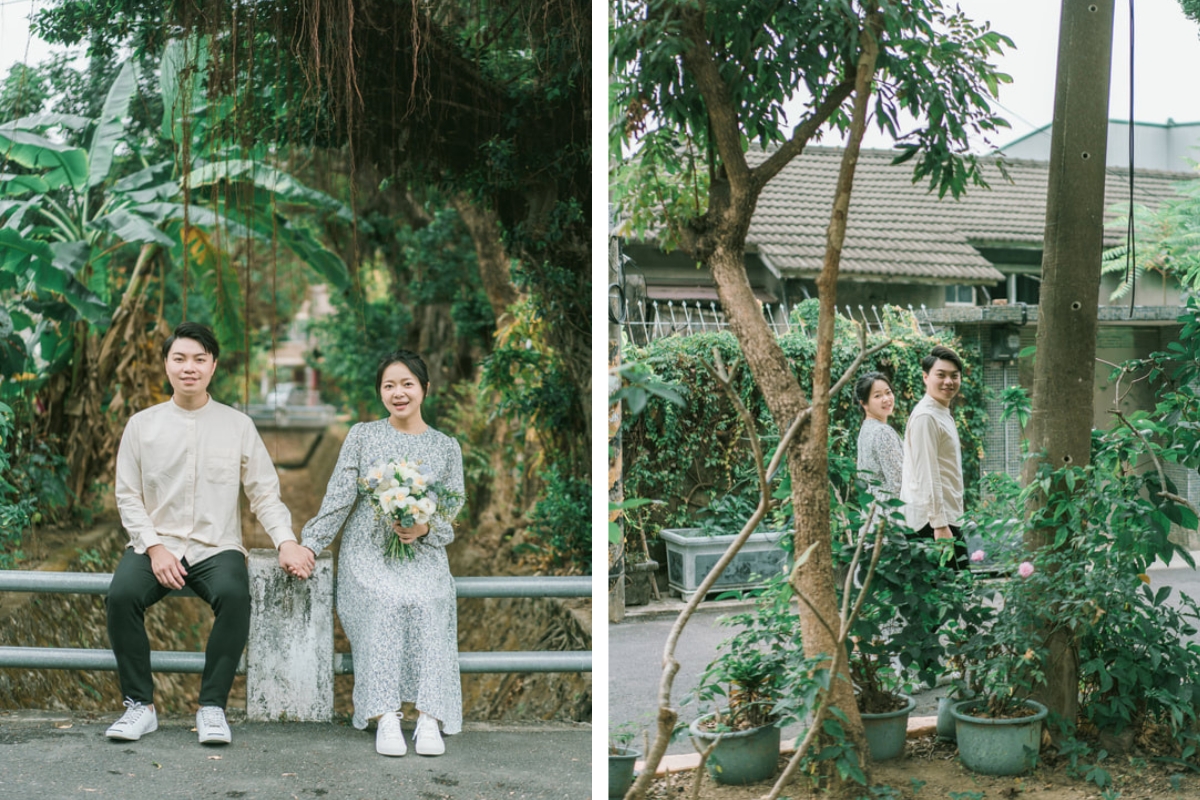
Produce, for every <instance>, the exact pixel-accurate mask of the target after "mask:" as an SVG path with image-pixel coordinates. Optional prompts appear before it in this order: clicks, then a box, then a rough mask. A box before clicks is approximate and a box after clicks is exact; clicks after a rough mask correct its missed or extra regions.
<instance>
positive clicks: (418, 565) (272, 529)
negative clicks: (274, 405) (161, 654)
mask: <svg viewBox="0 0 1200 800" xmlns="http://www.w3.org/2000/svg"><path fill="white" fill-rule="evenodd" d="M219 355H220V346H219V344H218V342H217V339H216V336H215V335H214V334H213V332H212V331H211V330H210V329H209V328H208V327H206V326H204V325H201V324H198V323H193V322H184V323H182V324H181V325H179V326H178V327H177V328H176V329H175V331H174V333H173V334H172V335H171V336H170V337H169V338H168V339H167V340H166V341H165V342H164V343H163V347H162V356H163V361H164V367H165V370H166V374H167V379H168V381H169V382H170V384H171V387H172V389H173V392H172V396H171V399H170V400H168V401H166V402H165V403H161V404H159V405H156V406H153V407H151V408H147V409H145V410H143V411H140V412H138V413H136V414H134V415H133V416H132V417H131V418H130V419H129V422H128V423H127V424H126V427H125V432H124V434H123V436H122V438H121V445H120V449H119V451H118V454H117V466H116V496H117V507H118V510H119V512H120V515H121V522H122V525H123V526H124V527H125V529H126V531H127V532H128V534H129V537H130V542H129V546H128V548H127V549H126V551H125V554H124V556H123V557H122V559H121V561H120V563H119V564H118V566H117V569H116V572H115V573H114V575H113V580H112V585H111V588H110V589H109V593H108V596H107V599H106V604H107V611H108V634H109V639H110V642H111V645H112V649H113V653H114V654H115V655H116V658H117V674H118V680H119V682H120V686H121V693H122V694H123V695H124V696H125V707H126V711H125V713H124V714H123V715H122V716H121V718H120V719H119V720H117V722H115V723H114V724H113V725H112V726H111V727H110V728H109V729H108V731H107V732H106V735H107V736H108V737H109V738H110V739H115V740H121V741H136V740H137V739H139V738H141V737H142V736H143V735H145V734H147V733H150V732H152V731H154V730H156V729H157V727H158V716H157V713H156V711H155V708H154V683H153V679H152V676H151V671H150V642H149V639H148V637H147V635H146V626H145V611H146V609H147V608H149V607H150V606H151V605H153V604H154V603H157V602H158V601H159V600H161V599H162V598H163V597H165V596H166V595H167V594H168V593H169V592H170V591H171V590H172V589H181V588H183V587H184V586H190V587H191V588H192V589H193V591H195V593H196V594H197V595H198V596H199V597H201V598H202V599H203V600H204V601H205V602H207V603H208V604H209V605H210V606H211V607H212V609H213V612H214V614H215V619H214V623H213V628H212V633H211V634H210V636H209V639H208V643H207V646H206V650H205V663H204V672H203V675H202V677H201V682H200V697H199V702H200V709H199V711H198V712H197V714H196V730H197V732H198V733H199V738H200V741H201V742H202V743H207V744H222V743H228V742H229V741H230V740H231V738H232V736H231V732H230V729H229V724H228V722H227V721H226V719H225V706H226V703H227V701H228V697H229V691H230V687H231V686H232V684H233V678H234V673H235V671H236V669H237V664H238V661H239V659H240V658H241V654H242V651H243V649H245V646H246V640H247V637H248V635H249V629H250V590H249V578H248V574H247V570H246V549H245V547H244V546H243V544H242V532H241V521H240V516H239V513H238V495H239V489H240V487H243V486H244V487H245V492H246V497H247V498H248V499H249V501H250V508H251V510H252V511H253V512H254V515H255V517H256V518H257V519H258V521H259V522H260V523H261V524H262V526H263V528H264V529H265V530H266V532H267V534H268V535H269V536H270V537H271V541H272V542H274V544H275V547H276V548H277V549H278V551H279V564H280V567H281V568H283V569H284V570H286V571H287V572H288V573H289V574H291V575H293V576H294V577H296V578H298V579H307V578H308V577H309V576H310V575H311V574H312V571H313V568H314V567H315V564H316V554H317V553H320V552H321V551H322V550H323V549H325V547H327V546H328V545H329V544H330V543H331V542H332V541H333V539H334V537H336V536H337V534H338V533H339V531H342V530H343V529H344V531H345V534H344V536H343V538H342V544H341V549H340V552H339V555H338V559H339V563H338V582H337V609H338V617H339V618H340V619H341V622H342V627H343V628H344V629H345V631H346V635H347V636H348V637H349V639H350V645H351V648H352V650H353V653H354V667H355V680H354V697H353V699H354V717H353V723H354V726H355V727H356V728H358V729H360V730H362V729H365V728H366V727H367V726H368V724H369V723H370V722H371V721H375V722H376V725H377V727H376V739H375V743H376V751H377V752H378V753H380V754H381V755H386V756H402V755H404V754H405V753H406V752H407V749H408V748H407V744H406V742H405V738H404V733H403V730H402V729H401V724H400V720H401V713H400V708H401V705H402V703H405V702H408V703H412V704H414V705H415V707H416V708H417V710H418V713H419V716H418V719H417V723H416V729H415V732H414V749H415V750H416V752H417V753H418V754H420V755H429V756H433V755H441V754H442V753H443V752H445V745H444V743H443V741H442V737H441V733H442V732H444V733H447V734H455V733H458V732H459V731H460V730H461V728H462V688H461V683H460V680H459V668H458V636H457V628H458V623H457V617H456V613H455V588H454V580H453V578H452V577H451V575H450V568H449V563H448V561H447V558H446V546H447V545H448V544H450V542H451V541H453V539H454V529H453V527H452V526H451V524H450V520H452V519H453V518H454V516H455V514H457V512H458V510H459V509H460V508H461V506H462V503H463V499H462V491H463V475H462V452H461V450H460V448H459V445H458V442H457V441H455V440H454V439H453V438H452V437H450V436H447V435H445V434H443V433H441V432H439V431H436V430H434V429H433V428H431V427H429V425H428V424H427V423H426V422H425V421H424V419H423V418H422V415H421V405H422V402H423V401H424V399H425V397H426V395H427V393H428V391H429V373H428V369H427V367H426V365H425V362H424V361H423V360H422V359H421V357H420V356H418V355H417V354H416V353H413V352H410V351H407V350H398V351H396V352H394V353H391V354H389V355H388V356H386V357H385V358H384V359H383V360H382V361H381V362H380V364H379V368H378V370H377V373H376V379H375V389H376V394H377V395H378V397H379V399H380V401H381V402H382V403H383V405H384V407H385V408H386V410H387V417H385V418H383V419H379V420H376V421H374V422H366V423H359V424H357V425H354V426H353V427H352V428H351V429H350V431H349V433H348V434H347V436H346V440H345V442H344V443H343V445H342V450H341V454H340V456H339V457H338V461H337V465H336V466H335V468H334V471H333V475H332V476H331V477H330V480H329V486H328V489H327V491H326V493H325V498H324V501H323V502H322V503H321V508H320V510H319V511H318V512H317V515H316V516H315V517H313V518H312V519H311V520H309V521H308V523H307V524H305V526H304V529H303V531H302V532H301V537H302V540H301V541H300V542H297V540H296V537H295V535H294V534H293V532H292V516H291V512H290V511H289V510H288V508H287V506H285V505H284V504H283V502H282V500H281V499H280V492H279V478H278V476H277V475H276V473H275V467H274V465H273V464H272V463H271V458H270V455H269V454H268V453H267V449H266V447H265V446H264V445H263V442H262V439H261V438H260V437H259V435H258V431H257V430H256V429H255V427H254V423H253V422H252V421H251V420H250V418H249V417H248V416H246V415H245V414H243V413H241V412H240V411H237V410H235V409H233V408H230V407H229V406H227V405H224V404H222V403H219V402H217V401H216V400H214V399H213V398H212V397H211V396H210V395H209V394H208V385H209V383H210V381H211V380H212V377H213V374H214V372H215V370H216V366H217V358H218V356H219ZM389 461H390V462H397V461H403V462H408V463H410V464H419V465H420V466H421V471H422V473H423V475H424V476H425V477H426V478H428V480H429V483H430V484H431V485H436V486H440V487H445V489H446V495H445V497H444V498H443V500H442V501H441V502H440V503H439V504H438V509H437V513H436V514H435V515H433V516H432V517H431V518H430V519H429V521H428V522H420V523H413V524H411V525H409V526H407V527H404V526H402V525H401V523H400V522H389V521H388V520H387V519H384V518H382V517H381V515H380V514H379V512H378V510H377V509H375V508H374V507H373V505H372V503H368V502H359V487H360V478H362V477H363V476H365V475H366V474H367V473H368V472H369V471H370V470H371V469H372V468H373V467H376V466H377V465H379V464H380V463H384V462H389ZM393 538H398V539H399V540H400V542H402V543H403V544H404V545H406V547H405V548H404V550H405V552H406V557H404V558H396V557H394V556H389V555H388V551H389V550H391V549H393V548H391V547H390V545H391V541H390V540H391V539H393Z"/></svg>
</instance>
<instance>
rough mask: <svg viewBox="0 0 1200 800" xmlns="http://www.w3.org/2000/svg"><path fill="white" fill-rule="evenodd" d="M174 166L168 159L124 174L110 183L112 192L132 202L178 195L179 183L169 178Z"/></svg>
mask: <svg viewBox="0 0 1200 800" xmlns="http://www.w3.org/2000/svg"><path fill="white" fill-rule="evenodd" d="M174 166H175V165H174V164H173V163H172V162H170V161H162V162H159V163H158V164H152V165H150V166H149V167H146V168H145V169H142V170H138V171H137V172H135V173H133V174H132V175H126V176H125V177H124V178H121V179H120V180H118V181H117V182H116V183H114V184H113V185H112V193H113V194H114V195H120V196H121V197H123V198H125V199H127V200H130V201H131V202H133V203H151V202H155V201H160V200H171V199H173V198H175V197H178V196H179V183H178V181H174V180H171V171H172V170H173V169H174Z"/></svg>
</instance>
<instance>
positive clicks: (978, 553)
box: [971, 550, 987, 564]
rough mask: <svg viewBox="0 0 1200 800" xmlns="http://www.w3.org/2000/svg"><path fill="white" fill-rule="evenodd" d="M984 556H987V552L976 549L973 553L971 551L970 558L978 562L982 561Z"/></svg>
mask: <svg viewBox="0 0 1200 800" xmlns="http://www.w3.org/2000/svg"><path fill="white" fill-rule="evenodd" d="M985 558H987V553H985V552H983V551H982V550H976V551H975V552H974V553H971V560H972V561H974V562H975V563H976V564H978V563H979V562H980V561H983V560H984V559H985Z"/></svg>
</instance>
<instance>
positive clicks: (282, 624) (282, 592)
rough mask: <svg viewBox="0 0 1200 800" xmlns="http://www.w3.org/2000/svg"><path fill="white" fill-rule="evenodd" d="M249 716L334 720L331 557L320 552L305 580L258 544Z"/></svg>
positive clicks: (252, 567)
mask: <svg viewBox="0 0 1200 800" xmlns="http://www.w3.org/2000/svg"><path fill="white" fill-rule="evenodd" d="M248 567H249V571H250V609H251V611H250V641H249V642H248V644H247V645H246V718H247V719H249V720H251V721H255V722H268V721H274V720H291V721H299V722H329V721H330V720H331V719H333V556H332V555H331V554H330V553H329V552H328V551H326V552H324V553H321V555H320V556H318V557H317V567H316V570H314V572H313V574H312V576H311V577H310V578H309V579H308V580H306V581H302V580H299V579H297V578H293V577H291V576H290V575H288V574H287V573H285V572H284V571H283V570H282V569H280V568H279V555H278V553H277V552H276V551H275V550H267V549H254V550H251V551H250V559H249V562H248Z"/></svg>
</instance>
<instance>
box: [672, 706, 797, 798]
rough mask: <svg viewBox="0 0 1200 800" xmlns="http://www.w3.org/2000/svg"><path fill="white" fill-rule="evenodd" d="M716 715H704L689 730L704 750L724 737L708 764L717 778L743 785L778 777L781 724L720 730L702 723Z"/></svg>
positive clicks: (727, 782) (709, 771)
mask: <svg viewBox="0 0 1200 800" xmlns="http://www.w3.org/2000/svg"><path fill="white" fill-rule="evenodd" d="M713 716H714V715H712V714H707V715H705V716H703V717H700V719H698V720H696V721H695V722H693V723H692V724H691V726H690V727H689V729H688V730H689V731H690V733H691V735H692V738H693V739H694V740H696V743H697V744H698V745H699V746H700V749H701V750H707V749H708V746H709V745H711V744H712V742H713V740H714V739H716V738H718V737H720V739H721V741H719V742H717V746H716V747H715V748H713V751H712V753H711V754H710V755H709V757H708V764H707V766H708V774H709V776H710V777H711V778H712V779H713V780H714V781H716V782H717V783H723V784H728V785H733V786H741V785H744V784H747V783H757V782H758V781H765V780H767V779H768V778H773V777H775V771H776V769H777V767H778V766H779V728H777V727H775V726H774V725H764V726H763V727H761V728H751V729H750V730H748V731H727V732H725V733H717V732H715V731H709V730H706V729H704V728H703V727H702V725H703V724H704V722H706V721H707V720H710V719H712V717H713Z"/></svg>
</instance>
